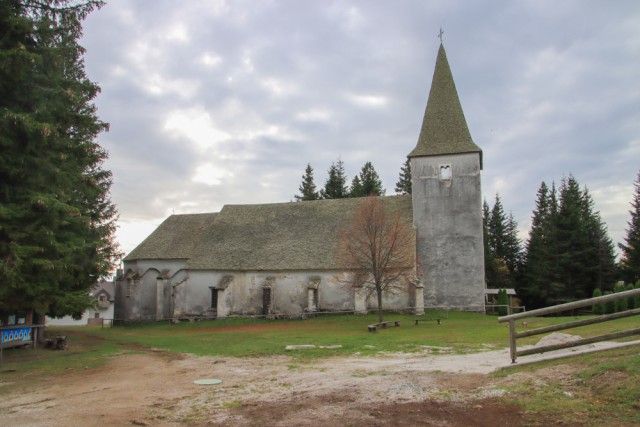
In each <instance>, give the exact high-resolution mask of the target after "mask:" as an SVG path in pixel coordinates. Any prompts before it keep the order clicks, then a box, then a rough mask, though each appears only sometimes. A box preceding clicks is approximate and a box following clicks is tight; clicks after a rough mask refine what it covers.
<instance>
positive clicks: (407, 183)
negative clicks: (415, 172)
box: [396, 157, 411, 194]
mask: <svg viewBox="0 0 640 427" xmlns="http://www.w3.org/2000/svg"><path fill="white" fill-rule="evenodd" d="M396 193H397V194H411V159H409V158H408V157H407V160H406V161H405V162H404V164H403V165H402V168H401V169H400V176H399V177H398V182H396Z"/></svg>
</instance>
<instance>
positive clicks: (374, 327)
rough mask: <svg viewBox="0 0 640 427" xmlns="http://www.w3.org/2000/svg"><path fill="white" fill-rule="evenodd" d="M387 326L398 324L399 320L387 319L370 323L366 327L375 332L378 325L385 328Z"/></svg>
mask: <svg viewBox="0 0 640 427" xmlns="http://www.w3.org/2000/svg"><path fill="white" fill-rule="evenodd" d="M387 326H400V321H399V320H389V321H388V322H380V323H374V324H372V325H369V326H367V328H369V332H375V331H376V329H377V328H378V327H381V328H382V329H385V328H386V327H387Z"/></svg>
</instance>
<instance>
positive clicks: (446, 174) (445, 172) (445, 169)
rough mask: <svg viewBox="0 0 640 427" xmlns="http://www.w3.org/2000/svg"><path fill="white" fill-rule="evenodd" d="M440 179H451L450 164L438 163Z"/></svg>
mask: <svg viewBox="0 0 640 427" xmlns="http://www.w3.org/2000/svg"><path fill="white" fill-rule="evenodd" d="M440 180H441V181H450V180H451V165H440Z"/></svg>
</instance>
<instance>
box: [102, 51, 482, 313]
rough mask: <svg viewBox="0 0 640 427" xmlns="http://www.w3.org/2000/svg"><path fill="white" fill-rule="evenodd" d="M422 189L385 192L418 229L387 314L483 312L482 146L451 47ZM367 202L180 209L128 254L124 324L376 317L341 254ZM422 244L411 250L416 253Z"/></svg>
mask: <svg viewBox="0 0 640 427" xmlns="http://www.w3.org/2000/svg"><path fill="white" fill-rule="evenodd" d="M409 158H410V161H411V172H412V193H413V194H412V195H409V196H381V197H379V201H380V202H381V203H382V205H383V206H384V207H385V209H387V210H388V211H390V212H396V213H399V214H400V215H401V217H402V219H403V220H405V221H406V222H407V223H409V224H413V233H414V234H415V255H416V256H415V257H414V261H415V262H414V263H413V265H406V266H405V268H406V270H407V271H408V272H411V274H412V276H413V277H415V280H412V281H411V283H408V284H407V285H406V286H405V289H404V291H403V292H400V293H394V294H388V295H385V297H384V300H383V307H384V308H385V309H398V310H401V309H402V310H406V309H411V310H412V311H413V312H415V313H416V314H421V313H422V312H423V311H424V308H425V307H426V308H429V307H448V308H452V309H461V310H472V311H483V310H484V301H485V282H484V247H483V233H482V206H481V204H482V199H481V198H482V195H481V188H480V181H481V176H480V175H481V170H482V150H481V149H480V148H479V147H478V146H477V145H476V144H475V143H474V142H473V140H472V139H471V135H470V133H469V129H468V127H467V123H466V120H465V117H464V113H463V111H462V106H461V105H460V101H459V98H458V94H457V91H456V87H455V84H454V81H453V77H452V74H451V70H450V68H449V63H448V61H447V56H446V53H445V50H444V47H443V46H442V45H440V48H439V51H438V56H437V59H436V66H435V71H434V74H433V80H432V83H431V90H430V92H429V98H428V101H427V107H426V111H425V114H424V119H423V122H422V128H421V130H420V134H419V137H418V143H417V145H416V146H415V148H414V149H413V151H411V152H410V153H409ZM361 202H362V199H358V198H352V199H333V200H316V201H303V202H289V203H274V204H260V205H225V206H224V207H223V208H222V210H220V212H216V213H202V214H187V215H171V216H170V217H168V218H167V219H166V220H165V221H164V222H163V223H162V224H161V225H160V226H159V227H158V228H157V229H156V230H155V231H154V232H153V233H152V234H151V235H150V236H149V237H147V239H145V240H144V241H143V242H142V243H140V245H138V246H137V247H136V248H135V249H134V250H133V251H132V252H131V253H130V254H128V255H127V256H126V257H125V259H124V268H123V272H122V274H120V275H119V277H118V278H117V279H116V282H117V283H116V301H115V310H114V318H115V319H116V320H117V321H124V322H130V321H139V320H147V321H150V320H163V319H190V318H216V317H226V316H230V315H238V316H242V315H245V316H249V315H265V316H304V315H306V314H312V313H315V312H341V311H344V312H354V311H355V312H366V311H367V310H371V309H375V308H376V307H377V299H376V297H375V293H373V294H372V293H371V292H370V290H369V289H366V287H357V286H349V285H347V284H349V283H353V279H354V277H355V275H356V273H357V271H356V269H355V268H354V269H348V268H345V267H344V266H341V263H339V262H338V260H337V259H336V245H337V244H338V241H339V231H340V230H341V229H342V228H343V227H344V226H345V225H346V224H349V223H350V221H351V220H352V218H353V216H354V214H355V211H356V210H357V208H358V206H359V205H360V203H361ZM413 249H414V248H412V250H413Z"/></svg>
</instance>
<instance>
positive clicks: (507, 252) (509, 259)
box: [504, 212, 522, 281]
mask: <svg viewBox="0 0 640 427" xmlns="http://www.w3.org/2000/svg"><path fill="white" fill-rule="evenodd" d="M504 260H505V262H506V263H507V268H508V269H509V272H510V273H511V276H512V278H513V280H514V281H515V280H516V279H517V277H518V274H519V273H520V270H521V268H522V241H521V240H520V238H519V237H518V223H517V221H516V219H515V217H514V216H513V212H509V216H508V217H507V224H506V226H505V234H504Z"/></svg>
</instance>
